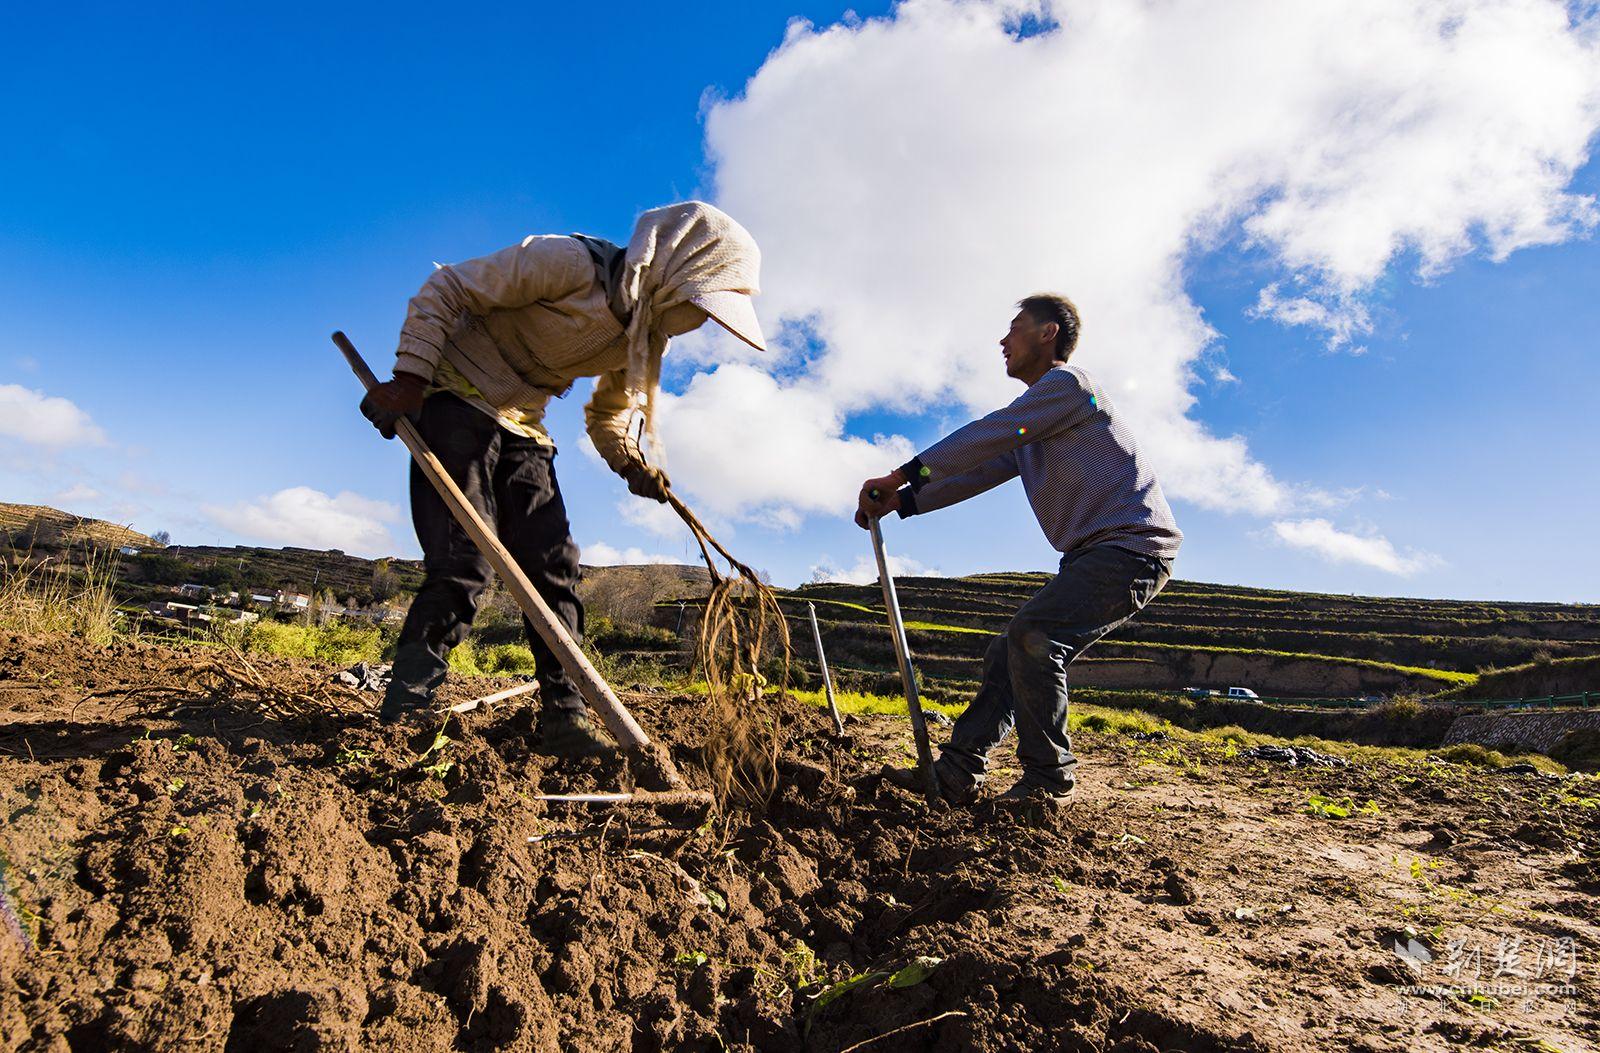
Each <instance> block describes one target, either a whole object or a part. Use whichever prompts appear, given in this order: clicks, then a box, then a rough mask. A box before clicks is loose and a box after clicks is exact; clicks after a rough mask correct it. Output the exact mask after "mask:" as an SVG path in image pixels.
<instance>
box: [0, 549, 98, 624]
mask: <svg viewBox="0 0 1600 1053" xmlns="http://www.w3.org/2000/svg"><path fill="white" fill-rule="evenodd" d="M70 555H71V554H70V553H63V554H61V555H55V556H47V557H45V558H44V559H41V560H38V561H37V562H35V561H34V560H32V559H31V557H30V556H24V557H23V558H22V559H21V560H20V561H19V562H18V563H17V564H16V565H15V566H5V567H4V568H3V569H0V626H4V627H5V628H7V629H10V630H12V631H13V632H19V633H26V634H30V635H43V634H65V635H70V636H77V637H81V638H82V639H84V640H87V641H88V642H90V643H92V644H96V645H101V646H103V645H105V644H108V643H110V642H111V640H112V637H114V636H115V635H116V629H117V617H118V615H117V603H116V597H115V596H114V594H113V588H114V586H115V585H116V581H117V557H116V552H115V550H113V549H109V548H86V549H85V550H84V552H83V558H82V560H81V561H80V562H78V563H73V562H72V560H71V558H70Z"/></svg>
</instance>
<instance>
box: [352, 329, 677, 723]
mask: <svg viewBox="0 0 1600 1053" xmlns="http://www.w3.org/2000/svg"><path fill="white" fill-rule="evenodd" d="M333 342H334V343H335V344H336V345H338V348H339V350H340V351H341V352H343V354H344V357H345V361H347V362H349V363H350V368H351V369H352V370H354V371H355V374H356V376H357V377H358V378H360V380H361V383H362V385H363V386H364V387H366V389H367V390H369V391H370V390H372V389H373V388H374V387H376V386H377V384H378V378H377V377H375V376H373V375H372V370H371V369H369V368H367V363H366V362H365V361H364V360H363V359H362V357H361V355H360V353H359V352H357V351H356V348H355V345H354V344H352V343H351V342H350V340H349V338H347V337H346V336H345V335H344V334H343V333H334V334H333ZM395 434H397V435H399V436H400V441H401V442H403V443H405V444H406V448H407V449H409V450H410V451H411V456H412V457H413V458H415V459H416V462H417V466H418V467H419V468H421V469H422V474H423V475H425V476H427V477H428V481H429V482H431V483H432V484H433V486H434V489H436V490H438V491H439V496H440V497H442V498H443V499H444V503H445V505H446V507H448V508H449V509H450V511H451V513H452V514H453V515H454V516H455V517H456V521H457V522H459V523H460V524H461V527H462V529H463V530H465V531H466V532H467V535H468V536H469V537H471V538H472V541H473V543H474V544H475V545H477V546H478V551H480V552H482V553H483V556H484V558H485V559H487V560H488V561H489V564H490V566H492V567H494V569H495V572H496V573H498V574H499V575H500V580H501V581H503V582H505V584H506V589H507V590H508V591H509V592H510V593H511V595H512V597H513V598H515V599H516V601H517V606H519V607H521V608H522V613H524V614H526V615H527V616H528V621H529V622H530V623H531V624H532V625H533V628H534V631H535V632H537V633H538V634H539V636H540V638H542V639H543V640H544V642H545V643H546V644H548V645H549V647H550V650H551V651H552V652H554V653H555V656H556V659H557V660H558V661H559V662H560V663H561V668H563V669H565V670H566V671H567V675H568V676H570V677H572V680H573V683H575V684H576V685H577V687H578V691H579V692H580V693H581V694H582V695H583V697H584V699H585V701H587V702H588V703H589V706H590V707H591V708H592V709H593V710H594V711H595V712H596V713H598V714H599V715H600V719H601V720H602V721H604V722H605V725H606V730H608V731H610V732H611V735H612V737H613V738H615V739H616V740H617V743H618V745H620V746H621V747H622V748H623V749H635V748H638V747H641V746H648V745H649V744H650V737H649V736H648V735H646V734H645V733H644V729H643V728H642V727H640V726H639V722H638V721H636V720H634V719H633V715H632V714H631V713H629V712H628V710H627V708H626V707H625V706H623V704H622V702H621V701H620V700H619V699H618V698H617V696H616V694H615V693H614V692H612V690H611V685H610V684H607V683H606V681H605V678H604V677H602V676H601V675H600V673H599V671H598V670H597V669H595V667H594V665H593V664H592V663H591V662H590V661H589V659H588V658H587V657H586V656H585V655H584V653H583V651H582V649H581V648H579V647H578V645H577V643H576V641H574V640H573V639H572V635H571V634H570V633H568V632H567V627H566V626H565V625H562V624H561V620H560V619H559V618H557V617H556V616H555V612H554V611H552V610H551V609H550V606H549V604H547V603H545V602H544V597H542V596H540V595H539V593H538V591H537V590H535V589H534V587H533V583H532V582H531V581H529V580H528V576H527V575H526V574H524V573H523V572H522V568H521V567H519V566H517V561H516V560H515V559H514V558H512V555H511V553H510V552H508V551H506V547H505V546H504V545H502V544H501V543H500V539H499V538H498V537H496V536H495V533H494V531H493V530H491V529H490V528H489V525H488V524H487V523H485V522H484V521H483V517H482V516H480V515H478V510H477V509H475V508H473V507H472V503H471V502H470V501H468V500H467V495H466V494H464V493H462V492H461V487H459V486H457V485H456V481H455V480H454V479H452V478H450V473H449V472H447V471H445V467H444V465H443V464H441V463H440V462H439V458H437V457H436V456H434V454H433V451H432V450H430V449H429V448H428V444H427V443H425V442H423V441H422V436H421V434H419V433H418V432H417V429H416V426H415V425H414V424H412V423H411V422H410V421H409V420H406V419H405V418H403V417H402V418H401V419H400V420H398V421H396V422H395Z"/></svg>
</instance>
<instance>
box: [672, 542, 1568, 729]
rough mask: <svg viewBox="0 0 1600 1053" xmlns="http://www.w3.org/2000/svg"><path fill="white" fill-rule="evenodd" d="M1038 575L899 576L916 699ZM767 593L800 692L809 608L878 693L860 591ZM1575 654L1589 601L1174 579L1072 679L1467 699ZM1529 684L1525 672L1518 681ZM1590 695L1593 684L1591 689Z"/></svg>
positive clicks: (874, 595) (967, 672)
mask: <svg viewBox="0 0 1600 1053" xmlns="http://www.w3.org/2000/svg"><path fill="white" fill-rule="evenodd" d="M1047 580H1048V577H1047V576H1046V575H1044V574H1027V573H997V574H979V575H973V576H971V577H966V578H917V577H911V578H902V579H899V580H898V581H897V583H896V584H897V587H898V590H899V596H900V603H901V608H902V613H903V615H904V617H905V620H906V630H907V637H908V639H909V641H910V644H911V649H912V653H913V655H914V658H915V662H916V666H917V669H918V672H919V674H920V675H921V677H922V678H923V681H924V690H925V691H926V693H927V694H928V695H929V697H931V698H934V699H949V700H957V699H962V698H963V697H964V696H966V695H968V694H969V693H970V692H971V690H972V689H973V687H974V686H975V684H976V682H977V680H978V679H979V677H980V676H981V669H982V659H983V654H984V651H985V649H986V648H987V646H988V644H989V641H990V640H991V639H992V638H993V636H994V635H995V634H996V633H998V632H1000V631H1002V630H1003V629H1004V628H1005V625H1006V623H1007V621H1008V620H1009V619H1010V617H1011V615H1012V614H1013V613H1014V612H1015V611H1016V609H1017V608H1018V607H1019V606H1020V605H1021V604H1022V603H1024V602H1026V601H1027V599H1028V598H1029V597H1030V596H1032V595H1033V594H1034V593H1035V592H1036V591H1038V589H1039V588H1040V587H1041V586H1042V585H1043V584H1044V583H1045V581H1047ZM780 598H781V602H782V605H783V608H784V610H785V612H786V613H787V614H788V615H789V616H790V619H791V621H790V631H791V634H792V636H793V638H794V641H795V647H794V650H795V656H796V659H797V661H798V663H799V667H800V668H799V669H798V671H797V673H798V679H799V680H800V681H801V682H802V683H803V684H804V685H805V686H810V687H814V686H816V684H817V683H818V681H817V680H816V677H815V653H814V652H815V647H814V646H813V644H812V643H811V629H810V624H809V621H808V619H807V615H806V604H807V603H811V604H814V605H815V607H816V612H817V620H818V622H819V624H820V628H821V631H822V638H823V646H824V648H825V650H826V651H827V655H828V660H829V664H830V666H831V668H832V670H833V673H834V678H835V682H836V683H837V684H838V685H839V686H841V687H844V688H847V689H851V690H858V691H891V692H892V691H893V690H894V688H895V684H896V682H897V677H898V674H897V672H896V666H895V661H894V654H893V652H892V650H891V649H890V641H889V634H888V629H887V619H886V617H885V614H884V610H883V598H882V593H881V591H880V590H879V588H878V586H877V584H876V583H872V584H868V585H849V584H838V583H830V584H813V585H806V586H803V587H801V588H799V589H794V590H790V591H785V592H783V593H781V597H780ZM676 616H677V604H676V603H674V604H672V605H671V610H670V613H669V612H668V611H667V610H666V609H664V608H663V609H658V613H657V616H656V624H658V625H667V626H668V627H671V626H672V625H673V624H675V622H676ZM1590 656H1600V607H1591V606H1572V605H1563V604H1548V603H1483V602H1476V601H1452V600H1425V599H1393V598H1379V597H1360V596H1339V595H1327V594H1314V593H1296V592H1285V591H1280V590H1270V589H1250V588H1244V587H1240V586H1222V585H1210V584H1205V583H1201V582H1191V581H1174V582H1172V583H1171V584H1170V585H1169V586H1168V587H1167V589H1166V590H1165V591H1164V592H1163V593H1162V595H1161V596H1160V597H1158V598H1157V599H1156V601H1155V602H1154V603H1152V604H1151V605H1150V606H1149V607H1148V608H1147V609H1146V610H1145V611H1144V612H1143V613H1142V614H1141V615H1140V616H1139V617H1138V618H1136V619H1135V620H1133V621H1132V622H1130V623H1129V624H1127V625H1125V626H1124V627H1122V628H1121V629H1119V630H1117V631H1116V632H1115V633H1113V634H1111V635H1110V636H1108V637H1106V639H1105V640H1103V641H1102V642H1101V643H1100V644H1099V645H1098V646H1097V647H1096V648H1095V649H1094V650H1092V651H1090V652H1089V654H1088V655H1087V656H1086V657H1085V658H1083V659H1081V660H1080V661H1079V662H1078V663H1077V664H1076V665H1075V666H1074V671H1075V677H1074V680H1075V682H1076V683H1078V684H1081V685H1084V686H1088V687H1099V688H1108V689H1121V690H1175V689H1181V688H1185V687H1204V688H1215V689H1224V688H1227V687H1230V686H1240V687H1249V688H1251V689H1253V690H1255V691H1256V692H1257V693H1258V694H1261V695H1263V696H1276V697H1287V698H1333V697H1355V696H1364V695H1386V696H1387V695H1394V694H1408V695H1434V694H1440V693H1444V692H1447V691H1448V692H1451V693H1452V694H1453V695H1455V696H1458V697H1462V696H1471V694H1472V687H1473V685H1474V684H1475V683H1476V682H1477V680H1478V678H1479V676H1480V674H1483V673H1486V672H1488V671H1490V670H1496V669H1502V668H1507V667H1527V668H1529V669H1533V670H1535V671H1537V670H1538V669H1542V668H1544V667H1545V666H1546V665H1547V664H1549V663H1551V662H1552V661H1553V660H1554V661H1557V662H1559V661H1560V660H1563V659H1580V658H1586V657H1590ZM1563 664H1565V663H1563ZM1557 668H1560V666H1557ZM1570 678H1571V677H1570V674H1569V675H1568V676H1567V677H1566V679H1570ZM1536 682H1537V675H1536V672H1535V674H1533V675H1532V676H1531V678H1530V676H1524V677H1522V678H1521V679H1520V680H1519V681H1518V683H1521V684H1535V683H1536ZM1590 686H1591V687H1595V688H1600V682H1597V683H1596V684H1594V685H1590Z"/></svg>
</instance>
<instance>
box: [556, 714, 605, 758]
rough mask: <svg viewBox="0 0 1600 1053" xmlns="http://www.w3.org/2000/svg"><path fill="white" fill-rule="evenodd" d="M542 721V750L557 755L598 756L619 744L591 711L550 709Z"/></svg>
mask: <svg viewBox="0 0 1600 1053" xmlns="http://www.w3.org/2000/svg"><path fill="white" fill-rule="evenodd" d="M539 725H540V728H539V752H540V753H548V754H550V755H551V756H553V757H595V756H598V755H600V754H602V753H609V752H611V751H612V750H613V749H615V748H616V744H615V743H614V742H612V741H611V739H610V738H609V737H608V736H607V735H606V733H605V732H603V731H601V730H600V729H599V728H597V727H595V724H594V721H592V720H590V719H589V715H588V714H587V713H581V712H573V711H572V710H566V709H558V710H554V711H550V710H547V711H546V712H545V714H544V716H543V717H542V718H541V719H540V721H539Z"/></svg>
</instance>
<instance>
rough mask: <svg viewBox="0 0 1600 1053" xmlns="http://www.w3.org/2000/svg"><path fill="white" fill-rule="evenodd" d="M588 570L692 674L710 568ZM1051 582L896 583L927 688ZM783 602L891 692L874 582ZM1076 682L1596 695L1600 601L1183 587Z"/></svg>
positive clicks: (602, 628)
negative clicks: (692, 648) (811, 615)
mask: <svg viewBox="0 0 1600 1053" xmlns="http://www.w3.org/2000/svg"><path fill="white" fill-rule="evenodd" d="M0 526H4V527H6V528H7V531H8V533H7V534H6V535H5V537H4V538H3V539H0V540H6V541H10V542H11V550H10V554H9V558H11V559H13V560H23V559H30V558H31V559H32V560H34V561H38V560H39V559H40V558H41V554H42V553H43V552H47V551H49V550H51V549H52V548H54V549H56V550H63V549H65V550H67V551H68V553H69V556H70V554H71V552H72V551H75V550H76V549H77V548H81V547H82V545H83V544H84V543H92V544H98V545H105V544H109V543H115V544H119V545H122V544H131V545H134V546H136V547H139V548H141V549H144V550H145V551H142V552H140V553H138V554H134V555H127V556H122V557H120V558H119V559H118V565H117V577H116V592H117V597H118V600H119V601H120V602H122V603H123V604H125V605H126V604H134V603H142V602H144V601H145V600H148V599H159V598H162V597H166V596H170V592H171V587H172V586H175V585H177V584H180V583H184V582H195V583H199V584H203V585H211V586H214V587H217V588H219V589H230V588H236V589H241V590H243V589H247V588H248V589H257V590H260V589H285V590H290V591H298V592H304V593H316V594H319V595H326V594H328V593H331V594H332V595H333V597H334V598H335V599H336V600H338V601H339V602H341V603H353V604H355V605H358V606H367V605H369V604H373V603H388V604H395V605H402V606H403V605H404V603H405V602H406V600H407V598H408V597H409V595H411V594H412V593H414V591H415V590H416V588H417V587H418V586H419V585H420V584H421V581H422V566H421V564H420V563H418V562H415V561H408V560H401V559H384V560H368V559H363V558H361V557H358V556H352V555H348V554H346V553H343V552H338V551H317V550H311V549H303V548H282V549H271V548H251V547H234V548H218V547H207V546H193V545H172V546H170V547H167V548H158V547H153V546H154V542H153V541H151V539H149V538H147V537H144V536H143V535H137V534H134V533H132V532H131V531H127V530H125V529H124V528H121V527H117V526H115V525H114V524H109V523H100V522H97V521H95V520H86V519H82V518H80V517H77V516H73V515H70V514H68V513H65V512H59V511H57V510H55V509H49V508H41V507H35V506H25V505H0ZM21 541H26V543H27V544H26V545H21V544H19V542H21ZM79 558H81V556H80V557H79ZM584 579H585V580H584V584H583V586H582V588H581V590H580V591H581V594H582V596H583V599H584V602H585V603H586V604H587V605H588V607H589V609H590V614H591V626H592V628H594V629H595V630H596V631H595V632H592V633H591V636H592V637H593V640H592V641H591V644H592V647H593V649H594V650H595V651H596V653H597V654H599V655H600V656H601V657H604V658H607V659H615V660H616V661H617V663H618V665H617V669H618V670H619V671H620V670H621V669H622V668H624V667H626V666H627V665H629V664H630V663H633V664H638V665H640V666H642V667H649V668H654V669H658V670H662V671H667V670H671V669H672V668H673V667H675V666H676V667H680V668H679V669H678V671H679V672H680V673H686V672H688V669H687V665H688V661H687V655H688V652H689V647H688V640H686V639H685V637H688V636H690V635H692V633H693V631H694V627H695V625H696V623H697V621H698V619H697V617H696V607H697V603H698V599H697V597H701V596H703V595H704V594H705V592H706V589H707V578H706V575H705V571H704V569H703V568H700V567H693V566H669V565H653V566H619V567H585V568H584ZM1047 580H1048V577H1047V575H1045V574H1041V573H1026V572H996V573H986V574H975V575H972V576H969V577H965V578H934V577H908V578H902V579H899V581H898V582H897V585H898V588H899V594H900V600H901V605H902V609H903V613H904V616H905V619H906V628H907V636H908V638H909V640H910V643H911V648H912V652H913V655H914V657H915V661H916V667H917V670H918V673H919V674H920V676H921V677H922V678H923V683H924V691H925V693H926V694H927V695H928V697H930V698H931V699H935V700H941V699H942V700H947V701H951V702H964V701H966V700H967V699H968V698H969V697H970V695H971V692H972V690H973V688H974V687H975V686H976V684H977V681H978V679H979V677H980V676H981V672H982V660H983V654H984V650H985V649H986V648H987V647H988V645H989V641H990V640H991V639H993V637H994V635H995V634H996V633H999V632H1000V631H1002V630H1003V629H1004V628H1005V626H1006V623H1007V622H1008V621H1009V620H1010V618H1011V616H1012V614H1013V613H1014V612H1015V611H1016V610H1017V608H1018V607H1019V606H1020V605H1022V604H1023V603H1025V602H1026V601H1027V600H1028V598H1029V597H1031V596H1032V595H1033V594H1034V593H1035V592H1037V591H1038V590H1039V588H1040V587H1041V586H1042V585H1043V584H1044V583H1045V581H1047ZM780 598H781V603H782V606H783V609H784V611H785V613H786V614H787V615H788V616H789V618H790V630H791V634H792V636H793V639H794V655H795V658H796V661H797V666H796V669H795V674H796V679H797V684H798V686H800V687H805V688H816V687H819V686H820V680H819V679H818V678H817V673H816V668H817V667H816V655H815V647H814V645H813V644H812V642H811V628H810V624H809V621H808V619H807V617H806V604H808V603H811V604H814V605H815V606H816V611H817V618H818V621H819V623H820V627H821V631H822V637H823V641H824V647H825V648H826V650H827V654H828V659H829V662H830V665H831V667H832V669H833V672H834V676H835V681H836V683H837V684H838V686H840V687H841V688H845V689H849V690H855V691H861V692H867V693H879V694H893V693H895V692H896V691H897V690H898V679H899V678H898V673H897V671H896V665H895V660H894V654H893V652H892V650H891V648H890V643H889V633H888V628H887V618H886V616H885V614H884V610H883V597H882V593H881V592H880V590H879V588H878V585H877V583H876V582H873V583H869V584H862V585H853V584H843V583H824V584H811V585H806V586H802V587H801V588H798V589H793V590H780ZM491 607H492V608H493V610H491V611H485V612H484V613H483V615H482V616H480V618H479V620H478V625H477V627H476V631H475V634H474V637H473V640H474V644H475V645H477V646H480V647H485V648H492V647H495V646H500V645H509V644H512V643H515V642H516V641H517V640H518V638H519V637H520V633H521V629H520V618H519V617H518V616H517V612H516V611H515V609H514V608H513V607H512V606H511V604H510V602H509V599H508V598H507V597H505V596H504V595H500V596H498V597H496V598H494V599H493V601H492V603H491ZM600 619H603V622H602V621H601V620H600ZM647 623H648V624H649V625H651V626H653V627H654V628H653V629H651V630H649V631H648V632H646V633H641V632H637V631H634V630H633V629H630V628H629V627H640V626H643V625H645V624H647ZM651 633H653V634H654V635H650V634H651ZM1589 659H1594V660H1595V661H1588V660H1589ZM641 675H643V674H642V673H641ZM1480 677H1482V682H1481V685H1480V682H1479V681H1480ZM1074 682H1075V683H1076V684H1079V685H1081V686H1085V687H1093V688H1101V689H1107V690H1113V691H1171V690H1178V689H1182V688H1186V687H1201V688H1211V689H1225V688H1227V687H1231V686H1239V687H1248V688H1250V689H1252V690H1254V691H1255V692H1257V693H1258V694H1260V695H1262V696H1263V697H1279V698H1306V699H1311V698H1318V699H1329V698H1346V699H1348V698H1359V697H1363V696H1373V695H1382V696H1391V695H1396V694H1404V695H1426V696H1432V695H1445V696H1448V697H1450V698H1458V699H1474V698H1489V697H1494V698H1516V697H1535V696H1539V695H1549V694H1570V693H1572V692H1576V691H1595V690H1600V606H1594V605H1574V604H1558V603H1510V602H1505V603H1500V602H1483V601H1458V600H1430V599H1416V598H1393V597H1370V596H1347V595H1335V594H1327V593H1303V592H1288V591H1283V590H1277V589H1256V588H1249V587H1245V586H1239V585H1213V584H1207V583H1204V582H1194V581H1173V582H1171V583H1170V584H1168V586H1167V588H1166V590H1165V591H1164V592H1163V593H1162V594H1161V596H1159V597H1158V598H1157V599H1156V601H1155V602H1154V603H1152V604H1151V605H1150V606H1149V607H1148V608H1146V610H1145V611H1143V612H1142V613H1141V614H1140V615H1139V616H1138V617H1137V618H1135V619H1134V620H1133V621H1131V622H1130V623H1128V624H1127V625H1125V626H1123V627H1122V628H1121V629H1119V630H1117V631H1116V632H1115V633H1113V634H1111V635H1110V636H1108V637H1107V638H1106V639H1105V640H1103V641H1101V643H1100V644H1099V645H1098V646H1096V647H1095V648H1094V649H1093V650H1092V651H1090V652H1089V654H1088V655H1087V656H1086V657H1085V658H1083V659H1080V660H1079V662H1078V663H1077V664H1076V665H1075V666H1074Z"/></svg>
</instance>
